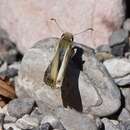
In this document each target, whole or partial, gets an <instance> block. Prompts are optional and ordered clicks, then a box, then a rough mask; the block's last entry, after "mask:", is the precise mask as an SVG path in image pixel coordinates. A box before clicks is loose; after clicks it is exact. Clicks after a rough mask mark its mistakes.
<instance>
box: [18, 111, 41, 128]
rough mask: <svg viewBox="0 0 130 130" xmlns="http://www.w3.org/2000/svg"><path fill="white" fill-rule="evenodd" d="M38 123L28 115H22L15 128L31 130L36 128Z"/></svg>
mask: <svg viewBox="0 0 130 130" xmlns="http://www.w3.org/2000/svg"><path fill="white" fill-rule="evenodd" d="M38 125H39V121H38V119H37V118H33V117H30V116H29V115H27V114H26V115H24V116H23V117H22V118H20V119H18V120H17V121H16V126H17V127H18V128H20V129H24V130H26V129H33V128H35V127H38Z"/></svg>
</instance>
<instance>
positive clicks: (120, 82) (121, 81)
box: [114, 74, 130, 86]
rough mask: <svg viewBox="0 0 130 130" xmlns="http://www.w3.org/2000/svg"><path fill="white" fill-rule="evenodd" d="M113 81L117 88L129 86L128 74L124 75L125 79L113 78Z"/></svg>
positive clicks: (129, 77) (129, 78)
mask: <svg viewBox="0 0 130 130" xmlns="http://www.w3.org/2000/svg"><path fill="white" fill-rule="evenodd" d="M114 81H115V83H116V84H118V85H119V86H125V85H130V74H129V75H126V76H125V77H121V78H115V79H114Z"/></svg>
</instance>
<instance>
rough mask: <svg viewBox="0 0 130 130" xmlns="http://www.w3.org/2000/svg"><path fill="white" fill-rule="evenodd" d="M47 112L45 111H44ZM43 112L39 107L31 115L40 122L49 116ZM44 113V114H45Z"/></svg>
mask: <svg viewBox="0 0 130 130" xmlns="http://www.w3.org/2000/svg"><path fill="white" fill-rule="evenodd" d="M44 112H45V111H44ZM44 112H43V111H42V112H41V111H40V110H39V108H38V107H36V108H35V109H34V110H33V111H32V112H31V114H30V116H31V117H34V118H37V119H38V120H39V122H41V120H42V119H43V117H44V116H45V115H46V114H48V113H44ZM43 113H44V114H43Z"/></svg>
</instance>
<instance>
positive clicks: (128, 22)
mask: <svg viewBox="0 0 130 130" xmlns="http://www.w3.org/2000/svg"><path fill="white" fill-rule="evenodd" d="M123 28H124V29H125V30H127V31H130V18H128V19H126V20H125V22H124V24H123Z"/></svg>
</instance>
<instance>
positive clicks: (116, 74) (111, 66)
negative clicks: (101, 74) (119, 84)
mask: <svg viewBox="0 0 130 130" xmlns="http://www.w3.org/2000/svg"><path fill="white" fill-rule="evenodd" d="M103 64H104V65H105V67H106V69H107V70H108V72H109V73H110V75H111V76H112V78H114V79H115V78H121V77H124V76H127V75H128V74H130V69H129V68H130V62H129V60H128V59H126V58H113V59H109V60H106V61H105V62H104V63H103ZM124 66H125V67H124Z"/></svg>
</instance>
